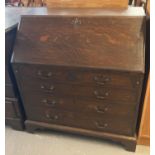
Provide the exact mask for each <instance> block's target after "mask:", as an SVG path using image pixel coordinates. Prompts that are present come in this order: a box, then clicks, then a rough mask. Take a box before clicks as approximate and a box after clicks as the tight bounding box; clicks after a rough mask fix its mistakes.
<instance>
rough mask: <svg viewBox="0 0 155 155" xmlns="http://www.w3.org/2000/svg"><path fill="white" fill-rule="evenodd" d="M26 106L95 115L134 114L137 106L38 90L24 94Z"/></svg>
mask: <svg viewBox="0 0 155 155" xmlns="http://www.w3.org/2000/svg"><path fill="white" fill-rule="evenodd" d="M24 104H25V107H31V106H32V107H38V106H39V107H43V108H44V107H46V108H52V109H60V110H67V111H71V112H75V113H83V114H86V113H87V115H89V116H94V117H102V116H114V115H119V116H122V117H124V116H133V115H134V113H135V111H136V106H134V105H130V104H119V103H113V102H111V103H107V102H104V101H100V100H99V101H95V100H89V99H79V98H69V97H68V98H66V97H55V96H52V95H47V94H41V93H37V92H31V93H30V92H27V93H25V94H24Z"/></svg>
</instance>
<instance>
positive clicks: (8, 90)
mask: <svg viewBox="0 0 155 155" xmlns="http://www.w3.org/2000/svg"><path fill="white" fill-rule="evenodd" d="M5 96H6V97H10V98H14V97H15V93H14V89H13V85H12V84H8V85H7V84H6V85H5Z"/></svg>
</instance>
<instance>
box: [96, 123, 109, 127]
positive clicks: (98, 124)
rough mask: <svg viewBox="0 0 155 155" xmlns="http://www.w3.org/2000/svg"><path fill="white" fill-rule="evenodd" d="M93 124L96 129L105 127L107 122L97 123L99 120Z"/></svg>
mask: <svg viewBox="0 0 155 155" xmlns="http://www.w3.org/2000/svg"><path fill="white" fill-rule="evenodd" d="M95 125H96V127H97V128H98V129H106V128H107V127H108V124H107V123H103V124H101V123H99V122H95Z"/></svg>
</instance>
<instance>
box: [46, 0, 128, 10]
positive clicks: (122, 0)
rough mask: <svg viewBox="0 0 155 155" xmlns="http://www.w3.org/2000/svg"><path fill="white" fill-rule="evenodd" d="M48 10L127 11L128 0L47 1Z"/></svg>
mask: <svg viewBox="0 0 155 155" xmlns="http://www.w3.org/2000/svg"><path fill="white" fill-rule="evenodd" d="M46 5H47V7H48V8H115V9H126V8H127V7H128V0H46Z"/></svg>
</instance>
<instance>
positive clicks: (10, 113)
mask: <svg viewBox="0 0 155 155" xmlns="http://www.w3.org/2000/svg"><path fill="white" fill-rule="evenodd" d="M20 116H21V115H20V110H19V106H18V100H17V99H15V98H5V117H6V118H17V117H20Z"/></svg>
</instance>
